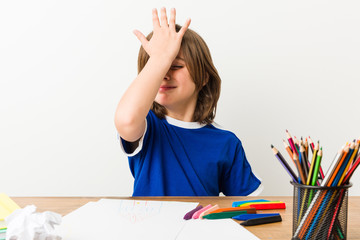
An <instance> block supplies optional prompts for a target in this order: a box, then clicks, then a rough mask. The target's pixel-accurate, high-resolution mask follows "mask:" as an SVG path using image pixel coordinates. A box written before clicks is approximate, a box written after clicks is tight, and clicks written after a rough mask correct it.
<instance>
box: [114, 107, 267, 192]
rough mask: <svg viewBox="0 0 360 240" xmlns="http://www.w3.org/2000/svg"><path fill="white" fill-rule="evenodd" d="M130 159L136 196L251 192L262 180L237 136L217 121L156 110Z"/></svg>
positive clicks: (148, 118)
mask: <svg viewBox="0 0 360 240" xmlns="http://www.w3.org/2000/svg"><path fill="white" fill-rule="evenodd" d="M121 142H122V146H126V142H125V141H124V140H123V139H121ZM123 148H124V147H123ZM124 150H125V152H126V148H124ZM128 158H129V165H130V170H131V173H132V175H133V176H134V179H135V180H134V192H133V196H218V195H219V193H220V192H222V193H223V194H225V195H227V196H246V195H249V194H250V193H252V192H254V191H255V190H256V189H257V188H258V187H259V185H260V184H261V182H260V180H259V179H258V178H257V177H256V176H255V175H254V174H253V172H252V170H251V167H250V164H249V163H248V161H247V159H246V156H245V152H244V149H243V147H242V144H241V141H240V140H239V139H238V138H237V137H236V136H235V134H233V133H232V132H230V131H225V130H222V129H219V128H216V127H215V126H213V125H200V124H199V123H196V122H182V121H179V120H176V119H173V118H170V117H166V119H159V118H158V117H157V116H156V115H155V114H154V113H153V112H152V111H149V114H148V115H147V117H146V130H145V134H144V135H143V137H142V138H141V139H140V142H139V146H138V147H137V149H136V150H135V151H134V152H133V153H132V154H128Z"/></svg>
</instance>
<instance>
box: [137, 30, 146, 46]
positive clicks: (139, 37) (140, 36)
mask: <svg viewBox="0 0 360 240" xmlns="http://www.w3.org/2000/svg"><path fill="white" fill-rule="evenodd" d="M133 33H134V34H135V36H136V37H137V39H139V41H140V42H141V45H142V46H143V47H144V46H145V45H146V44H147V43H148V42H149V41H148V40H147V39H146V37H145V36H144V34H142V33H141V32H140V31H139V30H136V29H135V30H134V31H133Z"/></svg>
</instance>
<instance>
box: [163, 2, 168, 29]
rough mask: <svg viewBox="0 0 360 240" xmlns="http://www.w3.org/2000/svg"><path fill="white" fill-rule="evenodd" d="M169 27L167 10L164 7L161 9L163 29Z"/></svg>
mask: <svg viewBox="0 0 360 240" xmlns="http://www.w3.org/2000/svg"><path fill="white" fill-rule="evenodd" d="M167 26H169V24H168V19H167V16H166V8H165V7H162V8H161V27H167Z"/></svg>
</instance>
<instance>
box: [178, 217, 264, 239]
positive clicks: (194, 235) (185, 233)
mask: <svg viewBox="0 0 360 240" xmlns="http://www.w3.org/2000/svg"><path fill="white" fill-rule="evenodd" d="M192 239H194V240H195V239H196V240H199V239H206V240H221V239H224V240H225V239H226V240H232V239H236V240H240V239H243V240H260V238H258V237H256V236H255V235H254V234H252V233H251V232H249V231H248V230H247V229H246V228H244V227H243V226H241V225H240V224H239V223H236V222H235V221H234V220H232V219H216V220H189V221H187V222H186V224H185V226H184V228H183V229H182V231H181V233H180V234H179V236H178V237H177V238H176V240H192Z"/></svg>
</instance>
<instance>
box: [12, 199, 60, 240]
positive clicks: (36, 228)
mask: <svg viewBox="0 0 360 240" xmlns="http://www.w3.org/2000/svg"><path fill="white" fill-rule="evenodd" d="M35 211H36V207H35V206H34V205H29V206H26V207H25V208H22V209H17V210H15V211H14V212H13V213H12V214H10V215H9V216H8V217H6V219H5V221H6V225H7V230H6V240H61V237H60V236H57V235H56V232H55V225H60V223H61V215H60V214H58V213H54V212H50V211H46V212H43V213H37V212H35Z"/></svg>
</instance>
